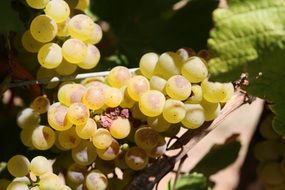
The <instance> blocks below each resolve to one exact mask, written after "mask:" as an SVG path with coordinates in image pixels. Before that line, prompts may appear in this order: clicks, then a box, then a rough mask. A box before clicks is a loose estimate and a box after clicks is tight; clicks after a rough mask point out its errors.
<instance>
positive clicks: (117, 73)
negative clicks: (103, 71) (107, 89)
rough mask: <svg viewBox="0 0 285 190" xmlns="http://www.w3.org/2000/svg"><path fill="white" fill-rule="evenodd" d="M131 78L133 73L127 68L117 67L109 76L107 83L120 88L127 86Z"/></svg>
mask: <svg viewBox="0 0 285 190" xmlns="http://www.w3.org/2000/svg"><path fill="white" fill-rule="evenodd" d="M131 77H132V76H131V73H130V71H129V69H128V68H127V67H123V66H116V67H114V68H113V69H111V71H110V73H109V74H108V76H107V82H108V83H109V84H110V85H111V86H113V87H116V88H120V87H122V86H125V85H127V83H128V81H129V79H130V78H131Z"/></svg>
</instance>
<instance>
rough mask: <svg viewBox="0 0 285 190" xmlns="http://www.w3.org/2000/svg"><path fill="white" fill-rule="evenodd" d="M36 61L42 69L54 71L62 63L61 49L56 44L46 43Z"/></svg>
mask: <svg viewBox="0 0 285 190" xmlns="http://www.w3.org/2000/svg"><path fill="white" fill-rule="evenodd" d="M38 61H39V63H40V64H41V66H42V67H44V68H47V69H54V68H56V67H58V66H59V64H60V63H61V62H62V53H61V48H60V46H59V45H57V44H56V43H48V44H45V45H43V46H42V47H41V49H40V50H39V52H38Z"/></svg>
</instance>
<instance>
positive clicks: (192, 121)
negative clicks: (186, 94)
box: [181, 104, 205, 129]
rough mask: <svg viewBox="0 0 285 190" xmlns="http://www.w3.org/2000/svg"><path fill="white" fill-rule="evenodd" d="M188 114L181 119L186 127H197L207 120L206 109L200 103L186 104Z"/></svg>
mask: <svg viewBox="0 0 285 190" xmlns="http://www.w3.org/2000/svg"><path fill="white" fill-rule="evenodd" d="M185 106H186V110H187V111H186V115H185V117H184V119H183V120H182V121H181V123H182V124H183V126H184V127H186V128H188V129H196V128H198V127H200V126H202V125H203V123H204V121H205V115H204V109H203V107H202V106H201V105H200V104H185Z"/></svg>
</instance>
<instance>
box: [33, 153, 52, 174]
mask: <svg viewBox="0 0 285 190" xmlns="http://www.w3.org/2000/svg"><path fill="white" fill-rule="evenodd" d="M30 170H31V172H32V173H33V174H34V175H36V176H41V175H43V174H45V173H47V172H52V166H51V163H50V161H48V159H46V158H45V157H43V156H37V157H34V158H33V159H32V161H31V165H30Z"/></svg>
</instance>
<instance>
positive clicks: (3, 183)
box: [0, 178, 11, 190]
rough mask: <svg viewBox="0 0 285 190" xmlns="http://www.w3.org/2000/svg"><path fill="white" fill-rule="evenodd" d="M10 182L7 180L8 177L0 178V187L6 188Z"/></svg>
mask: <svg viewBox="0 0 285 190" xmlns="http://www.w3.org/2000/svg"><path fill="white" fill-rule="evenodd" d="M10 183H11V182H10V181H9V180H8V179H3V178H2V179H0V189H3V190H4V189H7V187H8V185H9V184H10Z"/></svg>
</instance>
